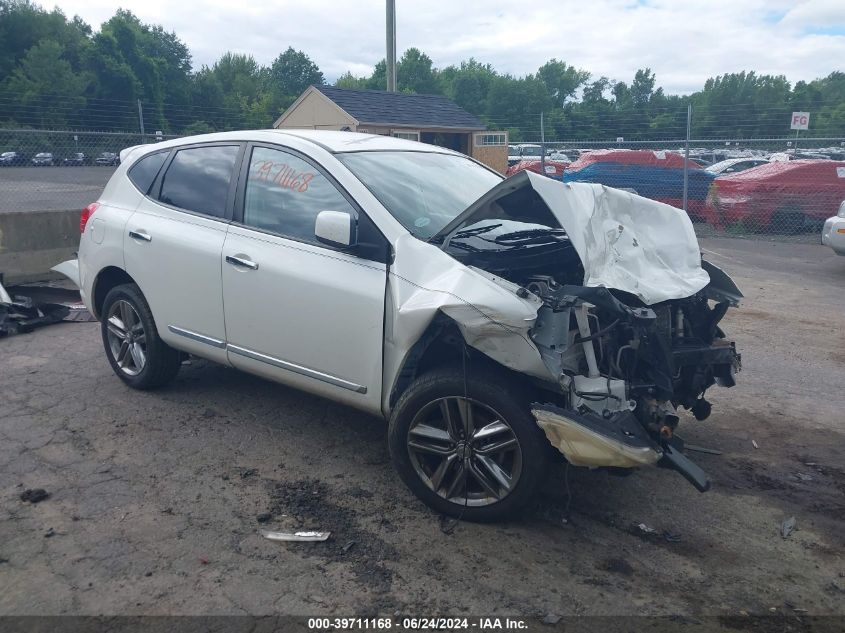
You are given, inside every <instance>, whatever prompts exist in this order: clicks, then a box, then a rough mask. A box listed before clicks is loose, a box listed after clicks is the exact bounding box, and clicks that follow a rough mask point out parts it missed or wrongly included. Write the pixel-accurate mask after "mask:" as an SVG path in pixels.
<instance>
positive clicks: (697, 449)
mask: <svg viewBox="0 0 845 633" xmlns="http://www.w3.org/2000/svg"><path fill="white" fill-rule="evenodd" d="M684 450H685V451H692V452H693V453H704V454H706V455H721V454H722V451H717V450H716V449H715V448H707V447H706V446H699V445H698V444H684Z"/></svg>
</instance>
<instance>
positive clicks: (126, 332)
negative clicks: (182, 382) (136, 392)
mask: <svg viewBox="0 0 845 633" xmlns="http://www.w3.org/2000/svg"><path fill="white" fill-rule="evenodd" d="M127 322H128V323H129V327H127ZM100 331H101V333H102V337H103V347H104V348H105V352H106V357H107V358H108V359H109V364H110V365H111V367H112V370H114V373H115V374H117V377H118V378H120V379H121V380H122V381H123V382H125V383H126V384H127V385H129V386H130V387H132V388H133V389H141V390H146V389H155V388H156V387H161V386H162V385H166V384H167V383H169V382H170V381H172V380H173V379H174V378H175V377H176V374H178V373H179V368H180V367H181V365H182V361H181V358H180V354H179V352H178V351H177V350H175V349H173V348H172V347H170V346H169V345H167V344H166V343H165V342H164V341H162V340H161V338H160V337H159V335H158V330H157V329H156V324H155V320H154V319H153V313H152V312H151V311H150V306H149V305H148V304H147V300H146V299H144V295H143V294H142V293H141V290H140V288H138V286H136V285H135V284H123V285H120V286H115V287H114V288H112V289H111V290H110V291H109V292H108V294H107V295H106V298H105V301H104V302H103V310H102V318H101V320H100Z"/></svg>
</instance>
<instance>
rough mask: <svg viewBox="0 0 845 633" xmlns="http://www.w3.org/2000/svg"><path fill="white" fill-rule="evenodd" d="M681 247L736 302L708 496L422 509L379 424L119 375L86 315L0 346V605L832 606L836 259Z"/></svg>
mask: <svg viewBox="0 0 845 633" xmlns="http://www.w3.org/2000/svg"><path fill="white" fill-rule="evenodd" d="M702 248H703V249H704V251H705V256H706V257H707V258H709V259H710V260H711V261H712V262H713V263H715V264H717V265H719V266H722V267H724V268H725V269H726V270H727V271H728V272H729V273H730V274H732V275H733V276H734V278H735V280H736V281H737V283H738V284H739V285H740V287H741V288H742V289H743V291H744V292H745V294H746V296H747V300H746V301H745V303H744V305H743V307H742V308H741V309H740V310H734V311H731V313H730V314H729V316H728V317H727V318H726V322H725V324H724V328H725V329H726V330H727V331H728V333H729V334H730V335H731V336H733V337H735V339H736V340H737V343H738V347H739V349H740V351H741V352H742V356H743V366H744V367H743V371H742V373H741V374H740V376H739V384H738V386H737V387H736V388H734V389H731V390H725V389H714V390H713V391H712V392H711V395H712V397H711V398H710V399H711V400H712V402H713V404H714V410H713V415H712V417H711V418H710V419H709V420H707V421H706V422H696V421H695V420H694V419H693V418H692V417H691V416H688V415H685V416H684V418H683V422H682V435H683V437H684V438H685V439H686V441H687V442H689V443H694V444H697V445H701V446H705V447H709V448H712V449H715V450H718V451H721V452H722V454H721V455H712V454H699V453H695V454H693V453H690V457H692V458H693V459H694V460H695V461H697V462H698V463H699V464H700V465H701V466H702V467H703V468H704V469H705V470H707V471H708V472H709V473H710V475H711V476H712V478H713V482H714V483H713V489H712V490H711V491H710V492H708V493H705V494H700V493H698V492H696V491H695V490H694V489H693V488H692V486H690V485H689V484H688V483H687V482H686V481H684V480H683V479H682V478H681V477H680V476H679V475H678V474H676V473H673V472H669V471H663V470H656V469H652V470H646V471H641V472H637V473H635V474H634V475H632V476H630V477H612V476H609V475H608V474H605V473H601V472H590V471H586V470H582V469H576V468H570V469H569V471H568V472H567V470H566V468H565V466H563V465H561V466H560V467H558V468H557V469H556V470H555V471H554V472H553V473H552V476H551V478H550V480H549V481H548V483H547V485H546V486H545V489H544V491H543V493H542V495H541V496H540V499H539V500H538V503H537V506H536V507H534V508H531V509H530V510H529V511H527V512H526V513H525V516H523V517H522V518H521V519H520V520H518V521H514V522H511V523H506V524H498V525H476V524H469V523H459V524H454V523H452V522H450V521H444V520H441V518H440V517H439V516H437V515H435V514H433V513H432V512H431V511H429V510H428V509H427V508H425V507H424V506H423V505H422V504H421V503H420V502H418V501H417V500H416V499H415V498H414V497H413V496H412V495H411V494H410V492H408V490H406V488H405V487H404V486H403V485H402V483H401V482H400V480H399V478H398V477H397V476H396V475H395V474H394V472H393V470H392V467H391V465H390V463H389V460H388V454H387V447H386V443H385V425H384V423H383V422H382V421H380V420H378V419H373V418H370V417H367V416H365V415H362V414H360V413H358V412H355V411H353V410H350V409H346V408H343V407H340V406H337V405H335V404H332V403H329V402H326V401H324V400H320V399H318V398H315V397H311V396H308V395H303V394H301V393H298V392H295V391H292V390H289V389H287V388H284V387H281V386H278V385H276V384H272V383H269V382H265V381H262V380H260V379H257V378H253V377H250V376H247V375H245V374H241V373H238V372H236V371H234V370H231V369H227V368H224V367H220V366H215V365H212V364H208V363H205V362H201V361H193V362H192V364H191V365H190V366H186V367H184V368H183V371H182V372H181V373H180V375H179V378H178V379H177V380H176V381H175V383H174V384H172V385H171V386H170V387H168V388H166V389H164V390H161V391H158V392H153V393H140V392H135V391H131V390H129V389H128V388H126V387H124V386H123V384H122V383H121V382H120V381H119V380H118V379H117V378H115V377H114V376H113V375H112V372H111V369H110V368H109V366H108V364H107V362H106V359H105V356H104V354H103V351H102V348H101V341H100V334H99V329H98V324H96V323H62V324H59V325H54V326H50V327H46V328H44V329H42V330H38V331H36V332H34V333H31V334H25V335H19V336H14V337H10V338H7V339H3V340H0V614H6V615H9V614H94V615H96V614H315V615H328V614H337V615H350V614H369V615H372V614H377V613H381V614H393V613H396V612H399V613H403V614H412V615H432V614H439V615H460V614H476V615H477V614H483V615H488V614H510V615H519V616H523V617H525V618H528V619H529V620H531V621H534V622H539V621H540V619H542V618H543V617H545V616H548V615H549V614H558V615H563V616H567V615H585V614H590V615H669V614H672V615H676V616H684V617H693V618H694V617H701V616H707V615H743V614H744V613H748V614H771V613H776V614H787V615H790V616H792V615H794V614H805V613H806V614H810V615H812V614H828V615H834V614H836V615H845V547H843V546H844V545H845V530H844V529H843V528H845V458H843V455H845V450H843V449H845V427H843V424H845V415H843V413H844V412H845V396H843V392H842V385H843V384H845V338H843V334H845V293H843V291H842V289H843V283H845V258H836V257H835V256H834V255H833V254H832V253H831V252H830V251H829V250H828V249H825V248H822V247H821V246H818V245H810V244H788V245H787V244H771V243H764V242H750V241H741V240H730V239H722V240H718V239H705V240H702ZM755 443H756V446H757V448H755ZM28 488H44V489H45V490H46V491H47V492H48V493H49V497H48V498H47V499H46V500H43V501H41V502H40V503H36V504H33V503H27V502H23V501H21V499H20V495H21V493H22V492H23V491H24V490H25V489H28ZM567 491H568V492H567ZM789 517H795V521H796V526H795V530H794V531H793V532H792V533H791V534H790V535H789V536H788V537H787V538H784V537H783V536H782V535H781V524H782V522H783V521H784V520H785V519H788V518H789ZM640 524H643V525H644V526H646V527H647V528H648V530H653V532H651V531H645V530H643V529H642V528H640V527H638V526H639V525H640ZM262 528H271V529H273V528H277V529H289V528H315V529H320V530H330V531H331V532H332V534H333V536H332V539H331V540H329V541H327V542H325V543H295V544H280V543H274V542H270V541H268V540H265V539H264V538H262V537H261V536H260V535H259V530H260V529H262Z"/></svg>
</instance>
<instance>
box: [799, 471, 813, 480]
mask: <svg viewBox="0 0 845 633" xmlns="http://www.w3.org/2000/svg"><path fill="white" fill-rule="evenodd" d="M795 476H796V477H798V479H800V480H801V481H813V476H812V475H808V474H806V473H795Z"/></svg>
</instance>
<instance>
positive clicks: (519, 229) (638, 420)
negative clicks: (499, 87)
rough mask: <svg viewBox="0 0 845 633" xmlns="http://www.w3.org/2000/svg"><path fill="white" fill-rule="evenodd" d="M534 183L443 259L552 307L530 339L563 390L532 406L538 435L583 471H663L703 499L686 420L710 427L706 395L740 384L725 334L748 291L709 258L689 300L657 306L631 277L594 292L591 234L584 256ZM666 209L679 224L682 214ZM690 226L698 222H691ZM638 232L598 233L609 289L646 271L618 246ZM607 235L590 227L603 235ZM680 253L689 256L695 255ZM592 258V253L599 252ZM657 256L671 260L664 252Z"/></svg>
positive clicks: (476, 225)
mask: <svg viewBox="0 0 845 633" xmlns="http://www.w3.org/2000/svg"><path fill="white" fill-rule="evenodd" d="M534 184H535V187H534V188H529V187H520V188H516V189H514V191H513V192H512V193H510V194H507V195H504V196H500V197H498V198H496V199H495V200H493V201H488V203H487V204H486V205H485V206H482V207H481V208H480V209H479V210H478V211H477V212H476V214H475V216H474V217H473V218H472V219H471V220H469V221H468V222H465V223H464V224H463V225H460V226H457V227H455V229H454V230H452V231H451V232H450V233H449V235H448V236H447V237H446V238H445V239H444V244H443V248H444V250H446V252H448V253H449V254H451V255H452V256H453V257H455V258H456V259H458V260H459V261H462V262H463V263H465V264H467V265H469V266H472V267H475V268H478V269H482V270H484V271H486V272H488V273H492V274H494V275H497V276H499V277H501V278H503V279H505V280H507V281H509V282H512V283H513V284H516V288H517V289H516V290H515V292H516V294H517V296H521V297H524V298H527V297H531V298H532V299H533V298H539V300H540V301H541V302H542V305H540V307H539V308H538V310H537V319H536V321H535V322H534V324H533V327H532V328H531V330H530V331H529V336H530V337H531V340H532V341H533V343H534V344H535V345H536V347H537V349H538V351H539V352H540V355H541V357H542V359H543V363H544V364H545V365H546V367H547V368H548V370H549V373H550V374H551V375H552V376H555V377H556V378H557V385H556V387H557V389H556V393H554V394H553V395H551V396H550V397H549V402H542V403H540V402H538V403H535V404H534V405H532V412H533V413H534V416H535V418H536V419H537V422H538V424H539V425H540V427H541V428H542V429H543V430H544V432H545V433H546V436H547V437H548V439H549V441H550V442H551V443H552V444H553V445H554V446H555V447H557V448H558V449H559V450H560V451H561V452H562V453H563V454H564V456H565V457H566V459H567V460H568V461H569V462H570V463H571V464H573V465H576V466H588V467H615V468H620V467H621V468H630V467H634V466H640V465H650V464H658V465H660V466H666V467H670V468H673V469H675V470H678V471H679V472H681V474H683V475H684V476H685V477H686V478H687V479H688V480H689V481H690V482H691V483H692V484H693V485H695V486H696V488H698V489H699V490H701V491H704V490H706V489H707V488H708V487H709V481H708V479H707V476H706V475H705V474H704V473H703V471H701V469H700V468H698V466H696V465H695V464H694V463H692V462H691V461H689V460H688V459H687V458H686V457H685V456H684V455H683V454H682V453H681V450H682V448H683V442H682V440H681V439H680V438H679V437H678V436H677V435H676V430H677V427H678V422H679V417H678V413H677V411H678V408H679V407H680V408H683V409H687V410H689V411H690V412H691V413H692V414H693V415H694V416H695V417H696V419H698V420H704V419H706V418H707V417H708V416H709V415H710V410H711V405H710V403H709V402H708V401H707V400H706V398H705V394H706V392H707V390H708V389H709V388H710V387H712V386H713V385H720V386H723V387H732V386H733V385H734V384H735V375H736V372H738V371H739V370H740V368H741V357H740V355H739V354H738V353H737V351H736V346H735V344H734V343H733V342H732V341H731V340H729V339H728V338H727V337H726V335H725V333H724V332H723V330H722V329H721V328H720V325H719V324H720V322H721V320H722V318H723V317H724V316H725V314H726V312H727V311H728V309H729V308H730V307H731V306H736V305H738V303H739V299H740V298H741V297H742V294H741V292H740V291H739V290H738V288H737V287H736V286H735V285H734V283H733V282H732V281H731V280H730V278H729V277H728V276H727V275H726V274H725V273H723V272H722V271H721V270H719V269H718V268H717V267H715V266H713V265H712V264H709V263H708V262H705V261H701V259H700V254H699V255H698V263H697V265H694V266H693V267H692V270H693V272H694V273H695V274H698V275H702V276H703V278H704V281H702V282H699V286H702V285H703V287H700V288H699V289H697V290H696V291H694V292H692V293H690V294H687V293H688V292H689V291H688V290H687V289H686V288H685V287H684V286H683V285H679V287H678V288H674V289H673V288H669V289H668V290H667V291H666V293H665V294H666V295H668V298H663V297H660V296H659V292H660V288H658V289H657V296H656V297H655V296H653V295H655V292H651V296H650V295H648V294H647V293H646V292H645V291H643V292H641V293H639V296H638V294H636V293H635V292H631V290H637V289H639V287H640V285H639V279H637V278H635V277H633V276H632V279H633V282H632V283H630V284H628V285H627V287H626V288H624V289H622V288H618V287H605V286H602V285H594V284H590V285H586V283H585V279H588V278H589V277H590V275H591V274H593V273H591V271H589V270H585V261H589V254H587V256H585V251H586V250H587V249H586V248H585V247H584V244H585V243H587V240H589V239H590V234H589V233H587V232H585V234H586V235H587V238H586V240H585V239H584V237H583V236H580V238H581V248H580V249H579V248H576V243H577V240H578V239H579V238H578V237H576V236H575V235H570V233H569V232H568V231H567V230H566V228H564V226H562V225H563V224H564V222H561V221H559V220H560V217H561V215H562V213H563V212H558V213H555V212H554V211H553V210H551V209H550V207H549V205H548V203H547V202H548V199H547V198H546V199H544V197H543V196H542V195H539V194H538V191H537V189H538V186H537V185H538V183H534ZM540 184H542V183H540ZM616 194H619V195H624V196H629V197H631V198H636V197H635V196H630V194H623V193H622V192H614V193H613V195H616ZM617 202H618V201H617ZM622 202H624V200H622ZM648 202H649V203H650V204H657V203H651V201H648ZM617 206H618V207H619V208H622V207H621V204H617ZM661 206H665V205H661ZM666 208H667V209H670V211H668V213H670V214H671V213H678V214H682V213H683V212H681V211H678V210H676V209H671V208H669V207H666ZM647 210H648V209H647ZM563 211H565V209H564V210H563ZM611 211H612V212H614V209H611ZM661 211H663V210H661ZM617 213H618V212H617ZM564 217H565V216H564ZM670 217H671V216H670ZM673 219H674V218H673ZM683 220H684V221H686V222H687V223H689V220H688V219H687V218H686V215H685V214H684V217H683ZM630 227H631V225H630V224H629V225H627V226H626V225H625V224H623V223H621V222H617V223H616V224H613V223H608V222H604V224H603V227H602V228H603V229H604V231H603V233H599V235H600V236H601V237H603V238H604V239H605V240H606V241H605V244H604V251H603V252H604V253H605V254H607V253H609V257H610V258H615V261H611V264H612V265H615V266H616V267H617V269H620V270H621V272H618V271H616V270H610V272H609V273H607V272H604V273H603V274H606V275H609V276H610V277H611V278H613V276H614V275H616V278H621V279H623V280H624V277H621V276H620V275H625V274H628V273H629V271H630V270H631V269H636V267H637V265H640V266H641V265H642V264H641V261H634V260H633V258H632V259H631V261H630V263H629V269H628V270H625V269H624V267H625V265H626V261H625V259H626V258H625V251H624V248H625V246H624V245H622V244H620V242H621V236H622V235H623V234H625V233H626V232H627V233H628V234H630V233H631V232H632V231H631V229H630ZM597 228H599V227H593V228H592V230H593V233H594V234H595V233H597V232H598V231H596V229H597ZM637 228H638V229H640V232H639V233H638V235H633V236H631V235H626V239H628V240H629V242H628V246H629V247H631V248H633V249H636V248H637V247H639V248H641V249H642V246H641V244H640V242H642V241H643V239H642V237H640V236H642V235H643V233H642V227H637ZM689 230H690V232H691V225H690V227H689ZM649 237H652V238H653V236H649ZM684 237H687V236H684ZM657 239H661V237H660V236H658V238H657ZM693 240H694V236H693ZM596 241H599V240H596ZM687 241H688V240H687ZM608 243H609V244H610V246H609V247H608V245H607V244H608ZM682 246H686V247H687V252H684V253H683V254H688V251H689V250H691V247H689V245H688V244H682ZM587 247H591V248H592V249H593V251H592V252H595V251H596V249H597V248H598V247H597V246H596V245H595V244H592V245H591V244H587ZM661 248H662V249H664V251H665V250H670V249H671V248H673V247H672V245H671V243H670V242H668V241H666V240H665V239H664V241H663V242H659V243H658V244H657V249H656V250H659V249H661ZM579 250H580V252H579ZM695 251H696V252H697V251H698V247H697V242H695ZM634 252H635V253H636V255H637V256H639V255H640V254H639V253H637V252H636V251H634ZM658 254H659V255H661V256H663V258H664V259H665V254H664V253H662V252H659V253H658ZM651 255H652V253H651V252H650V253H647V254H646V257H645V258H646V259H647V258H648V256H651ZM641 259H643V258H642V257H641ZM658 259H659V258H658ZM694 263H695V262H694ZM602 265H604V264H603V263H602ZM606 268H608V269H609V267H606ZM702 271H703V272H702ZM670 272H671V271H670ZM704 273H706V275H704ZM707 277H709V283H707ZM681 282H682V283H685V282H686V280H685V279H682V280H681ZM618 285H620V286H621V285H623V284H621V283H620V284H618ZM655 298H657V299H660V300H656V301H655V300H654V299H655Z"/></svg>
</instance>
